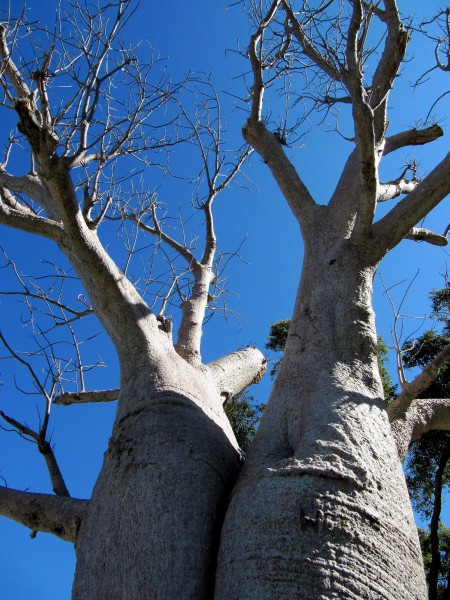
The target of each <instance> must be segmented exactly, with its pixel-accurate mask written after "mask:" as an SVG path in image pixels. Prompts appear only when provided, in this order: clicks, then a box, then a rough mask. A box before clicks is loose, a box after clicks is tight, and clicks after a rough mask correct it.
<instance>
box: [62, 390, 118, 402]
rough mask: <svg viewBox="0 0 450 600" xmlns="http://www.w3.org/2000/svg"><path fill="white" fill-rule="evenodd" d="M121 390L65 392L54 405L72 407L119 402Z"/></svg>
mask: <svg viewBox="0 0 450 600" xmlns="http://www.w3.org/2000/svg"><path fill="white" fill-rule="evenodd" d="M119 394H120V389H119V388H116V389H113V390H91V391H89V392H65V393H64V394H61V395H60V396H56V397H55V399H54V400H53V404H61V405H62V406H70V405H71V404H84V403H86V402H113V401H114V400H117V398H118V397H119Z"/></svg>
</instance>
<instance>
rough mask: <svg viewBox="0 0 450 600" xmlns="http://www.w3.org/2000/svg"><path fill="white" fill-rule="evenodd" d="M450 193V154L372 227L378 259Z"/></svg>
mask: <svg viewBox="0 0 450 600" xmlns="http://www.w3.org/2000/svg"><path fill="white" fill-rule="evenodd" d="M449 193H450V154H447V156H446V157H445V158H444V159H443V160H442V161H441V162H440V163H439V164H438V165H437V166H436V167H435V168H434V169H433V170H432V171H431V173H430V174H429V175H427V177H425V178H424V179H423V180H422V181H421V182H420V183H419V184H418V185H417V186H416V187H415V189H414V190H412V191H411V192H410V193H409V194H408V195H407V196H406V197H405V198H404V199H403V200H401V201H400V202H399V203H398V204H397V205H396V206H395V207H394V208H392V210H391V211H390V212H389V213H388V214H387V215H386V216H385V217H383V218H382V219H380V220H379V221H377V222H376V223H375V224H374V225H373V229H372V231H373V236H374V246H373V248H374V252H375V254H376V256H378V258H381V257H382V256H384V254H385V253H386V252H387V251H388V250H390V249H391V248H394V247H395V246H396V245H397V244H398V243H399V242H400V241H401V240H402V239H403V238H404V237H405V236H407V235H408V234H409V232H410V230H411V229H412V228H413V227H414V226H415V225H416V224H417V223H418V222H419V221H420V220H421V219H423V218H424V217H425V216H426V215H427V214H428V213H429V212H430V211H431V210H432V209H433V208H434V207H435V206H437V205H438V204H439V202H441V200H443V199H444V198H445V197H446V196H447V195H448V194H449Z"/></svg>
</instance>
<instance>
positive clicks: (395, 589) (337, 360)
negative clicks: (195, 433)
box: [216, 240, 425, 600]
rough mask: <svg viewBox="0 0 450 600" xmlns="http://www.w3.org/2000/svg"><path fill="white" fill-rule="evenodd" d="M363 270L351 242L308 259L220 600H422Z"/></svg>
mask: <svg viewBox="0 0 450 600" xmlns="http://www.w3.org/2000/svg"><path fill="white" fill-rule="evenodd" d="M322 241H323V240H322ZM331 250H333V255H331V254H330V251H331ZM366 265H367V259H366V258H365V257H364V252H363V251H362V250H361V249H358V248H357V247H355V246H353V245H352V244H351V243H350V242H345V243H343V244H341V245H340V246H338V245H336V246H335V247H334V248H333V246H331V245H330V246H329V247H326V245H325V244H320V241H317V243H316V244H315V245H314V244H312V247H311V248H310V251H308V252H307V255H306V257H305V264H304V267H303V274H302V281H301V284H300V288H299V294H298V297H297V302H296V306H295V309H294V315H293V319H292V324H291V329H290V331H289V336H288V342H287V345H286V350H285V354H284V357H283V360H282V363H281V367H280V372H279V375H278V377H277V380H276V382H275V384H274V388H273V392H272V394H271V397H270V399H269V403H268V406H267V408H266V411H265V415H264V417H263V420H262V423H261V425H260V428H259V431H258V433H257V436H256V440H255V443H254V445H253V446H252V447H251V448H250V451H249V453H248V455H247V460H246V463H245V466H244V469H243V471H242V473H241V476H240V479H239V481H238V484H237V485H236V487H235V488H234V490H233V494H232V500H231V503H230V507H229V509H228V511H227V516H226V520H225V524H224V528H223V532H222V541H221V549H220V553H219V561H218V574H217V584H216V600H225V598H226V599H229V598H233V600H240V599H242V600H244V599H245V600H251V599H255V600H256V599H258V600H259V599H261V598H264V599H265V600H269V599H274V600H275V599H277V598H302V599H305V600H308V599H311V600H313V599H314V600H316V599H317V598H355V599H356V598H359V599H360V598H391V599H392V600H394V599H395V600H398V599H399V598H406V597H407V598H417V599H419V598H423V596H424V594H425V589H424V580H423V569H422V567H421V554H420V547H419V543H418V537H417V530H416V527H415V524H414V519H413V515H412V511H411V508H410V503H409V501H408V495H407V490H406V485H405V482H404V476H403V473H402V470H401V464H400V462H399V460H398V457H397V453H396V448H395V444H394V441H393V438H392V435H391V433H390V426H389V422H388V419H387V415H386V412H385V410H384V405H383V399H382V386H381V381H380V379H379V374H378V368H377V361H376V335H375V328H374V315H373V311H372V309H371V293H372V279H373V274H374V266H366ZM318 273H320V276H321V285H320V286H318V285H314V280H315V279H316V278H317V274H318ZM349 291H350V293H349Z"/></svg>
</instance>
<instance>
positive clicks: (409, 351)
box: [403, 284, 450, 599]
mask: <svg viewBox="0 0 450 600" xmlns="http://www.w3.org/2000/svg"><path fill="white" fill-rule="evenodd" d="M449 295H450V288H449V286H448V284H447V285H446V286H445V288H443V289H442V290H433V291H432V292H431V294H430V299H431V304H432V309H433V317H434V318H435V319H436V321H438V322H440V323H442V324H443V329H442V331H441V333H438V332H437V331H435V330H428V331H425V332H424V333H423V334H422V335H421V336H420V337H418V338H417V339H416V340H414V342H413V343H412V344H411V343H409V346H408V347H407V348H406V349H404V353H403V363H404V366H405V367H406V368H408V369H413V368H416V367H419V368H424V367H425V366H427V365H428V364H429V363H430V361H432V360H433V359H434V358H435V356H436V355H437V354H439V352H441V350H443V349H444V348H445V346H447V344H449V343H450V311H449ZM420 397H421V398H450V368H449V365H448V364H447V365H444V366H443V367H441V369H440V370H439V374H438V377H437V378H436V379H435V380H434V381H433V383H432V384H431V385H430V386H429V387H428V388H427V389H426V390H425V391H424V392H423V393H422V394H421V395H420ZM449 448H450V432H448V431H429V432H428V433H426V434H425V435H424V436H422V437H421V438H420V439H419V440H417V441H416V442H414V443H413V444H412V445H411V448H410V450H409V453H408V458H407V463H406V471H407V475H406V481H407V484H408V489H409V493H410V497H411V501H412V503H413V506H414V509H415V510H416V512H417V513H419V514H420V515H422V517H424V518H425V519H427V520H429V521H430V531H429V532H424V531H422V532H420V539H421V543H422V548H423V554H424V564H425V572H426V574H427V578H428V575H429V573H430V569H431V568H432V556H433V544H435V550H434V552H435V554H436V556H437V560H438V563H437V564H436V573H437V571H438V570H439V579H438V582H437V589H436V588H435V585H436V584H432V583H431V581H430V590H429V591H430V598H442V599H444V598H450V589H449V590H447V587H448V582H447V577H448V575H449V568H450V552H449V550H450V530H449V529H448V528H447V527H445V526H444V525H443V524H442V523H441V524H439V528H438V521H437V519H439V518H440V515H439V513H440V501H441V495H442V492H443V490H445V488H448V486H449V485H450V464H449V461H448V458H449V455H450V454H449ZM440 469H441V471H442V469H443V472H442V488H441V489H439V485H437V482H438V481H439V479H438V477H437V474H438V471H439V470H440ZM433 511H434V517H433ZM433 531H434V532H435V533H434V534H433V535H430V534H431V533H432V532H433ZM436 532H437V537H436ZM433 536H435V537H433ZM433 539H434V540H435V541H434V542H433ZM439 558H440V564H439ZM431 588H434V589H431Z"/></svg>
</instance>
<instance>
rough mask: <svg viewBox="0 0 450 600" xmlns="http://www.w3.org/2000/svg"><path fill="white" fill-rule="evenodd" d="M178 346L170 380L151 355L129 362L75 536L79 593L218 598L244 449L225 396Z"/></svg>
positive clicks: (164, 599)
mask: <svg viewBox="0 0 450 600" xmlns="http://www.w3.org/2000/svg"><path fill="white" fill-rule="evenodd" d="M173 354H174V356H172V358H171V359H170V360H171V361H172V363H173V361H175V362H176V364H168V365H167V370H166V375H167V374H168V373H169V372H170V373H172V375H168V379H167V378H166V379H164V372H162V373H158V374H156V375H154V374H153V376H152V377H151V378H149V377H146V376H145V371H146V368H147V370H148V371H150V369H149V368H148V366H146V365H145V362H143V361H141V363H138V364H135V365H134V367H133V365H132V364H131V363H130V364H128V368H127V374H126V377H123V381H122V383H123V385H122V395H121V398H120V400H119V409H118V415H117V419H116V423H115V426H114V430H113V434H112V437H111V439H110V441H109V446H108V450H107V452H106V454H105V460H104V464H103V467H102V470H101V473H100V476H99V479H98V481H97V483H96V486H95V489H94V493H93V496H92V500H91V501H90V504H89V512H88V515H87V517H86V518H85V520H84V521H83V525H82V528H81V530H80V533H79V536H78V540H77V543H76V553H77V570H76V577H75V584H74V589H73V598H75V599H77V600H86V599H88V598H89V599H91V598H92V599H99V600H100V599H102V600H103V599H107V598H111V599H113V598H114V600H119V599H123V600H125V599H127V600H129V599H130V598H136V599H137V598H139V599H149V600H150V599H151V600H158V599H160V600H169V599H192V600H201V599H205V600H206V599H209V598H211V596H212V588H213V584H214V583H213V582H214V571H215V560H216V555H217V547H218V539H219V532H220V527H221V523H222V520H223V515H224V512H225V508H226V502H227V498H228V495H229V492H230V489H231V487H232V485H233V483H234V481H235V478H236V476H237V472H238V469H239V454H238V452H237V450H236V447H235V441H234V438H233V435H232V433H231V431H230V429H229V426H228V424H227V423H226V422H225V421H223V420H222V416H221V411H222V409H221V400H220V399H219V398H215V397H214V392H212V390H211V386H208V382H207V381H206V378H202V376H201V374H198V375H197V376H196V378H195V379H193V377H194V376H195V375H194V371H193V369H192V368H191V367H189V366H187V365H186V363H185V362H184V361H182V359H181V358H179V357H177V356H176V355H175V353H173ZM133 371H134V375H133ZM175 381H178V387H177V385H176V384H175ZM183 387H184V390H183ZM222 412H223V411H222Z"/></svg>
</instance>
